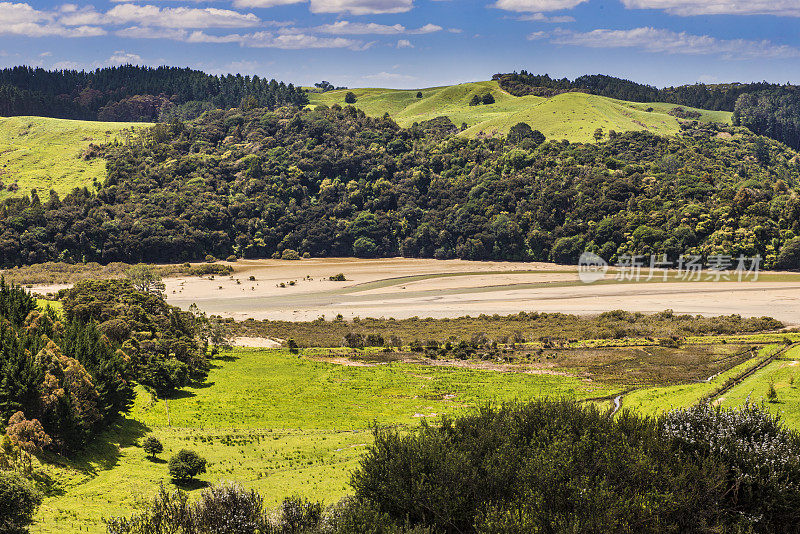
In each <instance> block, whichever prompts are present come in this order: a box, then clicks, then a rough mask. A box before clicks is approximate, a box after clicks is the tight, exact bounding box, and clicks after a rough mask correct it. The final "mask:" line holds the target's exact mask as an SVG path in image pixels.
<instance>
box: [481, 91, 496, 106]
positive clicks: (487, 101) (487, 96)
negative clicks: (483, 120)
mask: <svg viewBox="0 0 800 534" xmlns="http://www.w3.org/2000/svg"><path fill="white" fill-rule="evenodd" d="M481 102H482V103H483V104H484V105H488V104H494V96H492V93H486V94H485V95H483V98H481Z"/></svg>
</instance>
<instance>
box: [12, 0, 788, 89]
mask: <svg viewBox="0 0 800 534" xmlns="http://www.w3.org/2000/svg"><path fill="white" fill-rule="evenodd" d="M799 24H800V0H141V1H133V0H116V1H102V0H95V1H91V2H84V1H83V0H71V1H68V2H61V1H30V0H29V1H28V2H24V1H23V2H15V1H12V2H2V1H0V65H2V66H11V65H19V64H28V65H40V66H43V67H47V68H77V69H93V68H97V67H103V66H109V65H118V64H122V63H134V64H147V65H161V64H169V65H177V66H190V67H194V68H199V69H202V70H205V71H207V72H212V73H227V72H234V73H236V72H241V73H242V74H251V75H252V74H258V75H259V76H267V77H270V78H273V77H274V78H277V79H279V80H285V81H287V82H293V83H297V84H303V85H309V84H312V83H313V82H316V81H320V80H323V79H324V80H329V81H330V82H332V83H334V84H336V85H346V86H349V87H364V86H370V87H404V88H417V87H428V86H433V85H445V84H451V83H457V82H465V81H474V80H482V79H488V78H489V77H490V76H491V75H492V74H493V73H495V72H509V71H512V70H521V69H526V70H528V71H530V72H535V73H545V72H546V73H549V74H550V75H552V76H559V77H561V76H569V77H574V76H578V75H581V74H594V73H603V74H611V75H615V76H621V77H626V78H630V79H633V80H636V81H639V82H643V83H650V84H653V85H658V86H665V85H673V84H683V83H693V82H697V81H703V82H720V81H760V80H769V81H776V82H787V81H789V82H792V83H797V82H800V78H799V77H798V73H800V69H799V68H798V67H800V33H799V32H797V28H798V25H799Z"/></svg>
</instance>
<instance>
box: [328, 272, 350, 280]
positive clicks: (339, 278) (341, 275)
mask: <svg viewBox="0 0 800 534" xmlns="http://www.w3.org/2000/svg"><path fill="white" fill-rule="evenodd" d="M328 280H330V281H331V282H346V281H347V278H345V277H344V273H339V274H334V275H332V276H329V277H328Z"/></svg>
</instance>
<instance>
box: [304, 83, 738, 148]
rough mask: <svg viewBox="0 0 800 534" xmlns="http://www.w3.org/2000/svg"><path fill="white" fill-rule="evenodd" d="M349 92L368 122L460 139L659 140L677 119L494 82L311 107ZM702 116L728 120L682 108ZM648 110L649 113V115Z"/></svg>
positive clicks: (387, 92) (598, 99) (362, 93)
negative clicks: (449, 127)
mask: <svg viewBox="0 0 800 534" xmlns="http://www.w3.org/2000/svg"><path fill="white" fill-rule="evenodd" d="M348 92H352V93H353V94H355V95H356V98H357V101H356V103H355V104H354V105H355V106H356V107H357V108H358V109H361V110H363V111H364V113H366V114H367V115H369V116H371V117H381V116H383V115H384V113H388V114H389V115H390V116H391V117H392V118H393V119H394V120H395V121H396V122H397V123H398V124H399V125H400V126H403V127H409V126H411V125H412V124H413V123H415V122H422V121H426V120H430V119H433V118H435V117H440V116H447V117H449V118H450V120H451V121H452V122H453V124H455V125H456V126H457V127H460V126H461V125H462V124H466V125H467V129H466V130H465V131H464V132H463V133H462V134H461V135H464V136H467V137H476V136H478V135H479V134H495V133H500V134H504V135H505V134H507V133H508V131H509V129H510V128H511V127H512V126H513V125H515V124H517V123H518V122H526V123H528V124H529V125H530V126H531V128H533V129H536V130H539V131H541V132H542V133H543V134H544V135H545V137H547V138H548V139H567V140H569V141H570V142H584V143H585V142H592V141H593V140H594V137H593V136H594V132H595V130H596V129H597V128H602V129H603V130H604V131H605V132H606V133H607V132H608V131H610V130H615V131H618V132H624V131H630V130H648V131H650V132H653V133H656V134H659V135H673V134H676V133H677V132H678V131H679V123H678V120H677V119H676V117H674V116H673V115H670V114H669V111H671V110H672V109H673V108H675V107H678V106H676V105H672V104H663V103H652V104H641V103H635V102H626V101H623V100H615V99H612V98H606V97H602V96H595V95H589V94H585V93H564V94H561V95H557V96H555V97H552V98H542V97H538V96H523V97H515V96H512V95H510V94H509V93H507V92H505V91H504V90H502V89H501V88H500V86H499V85H498V83H497V82H496V81H482V82H472V83H464V84H459V85H451V86H444V87H430V88H426V89H421V90H420V92H421V93H422V98H417V90H416V89H414V90H399V89H377V88H375V89H349V90H339V91H329V92H326V93H309V101H310V105H312V106H315V105H319V104H324V105H327V106H332V105H334V104H339V105H342V106H343V105H345V103H344V97H345V95H346V94H347V93H348ZM487 93H491V94H492V96H493V97H494V99H495V103H494V104H489V105H478V106H470V105H469V102H470V100H471V99H472V97H473V96H475V95H478V96H483V95H484V94H487ZM684 109H688V110H690V111H696V112H698V113H700V114H701V117H700V119H699V120H700V121H702V122H721V123H725V124H729V123H730V121H731V114H730V113H728V112H712V111H706V110H699V109H694V108H686V107H685V106H684ZM648 110H650V111H648Z"/></svg>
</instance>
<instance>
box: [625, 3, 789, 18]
mask: <svg viewBox="0 0 800 534" xmlns="http://www.w3.org/2000/svg"><path fill="white" fill-rule="evenodd" d="M622 3H623V4H624V5H625V7H627V8H628V9H661V10H664V11H666V12H667V13H670V14H673V15H681V16H691V15H778V16H787V17H800V2H798V1H797V0H622Z"/></svg>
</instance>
